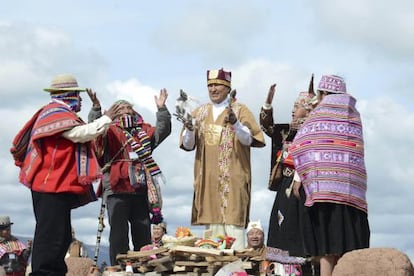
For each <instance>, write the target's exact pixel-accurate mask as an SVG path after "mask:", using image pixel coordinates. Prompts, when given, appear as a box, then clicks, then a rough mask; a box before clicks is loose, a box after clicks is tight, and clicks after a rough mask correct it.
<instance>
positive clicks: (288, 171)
mask: <svg viewBox="0 0 414 276" xmlns="http://www.w3.org/2000/svg"><path fill="white" fill-rule="evenodd" d="M294 172H295V170H294V169H292V168H289V167H284V168H283V171H282V173H283V175H284V176H286V177H291V176H292V175H293V173H294Z"/></svg>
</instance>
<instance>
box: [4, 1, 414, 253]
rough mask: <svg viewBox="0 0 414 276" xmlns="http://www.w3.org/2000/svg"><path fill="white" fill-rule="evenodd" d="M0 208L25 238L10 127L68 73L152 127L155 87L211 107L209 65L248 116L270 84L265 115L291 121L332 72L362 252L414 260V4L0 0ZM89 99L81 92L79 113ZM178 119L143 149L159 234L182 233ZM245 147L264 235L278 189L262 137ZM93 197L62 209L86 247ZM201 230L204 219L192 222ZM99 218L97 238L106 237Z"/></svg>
mask: <svg viewBox="0 0 414 276" xmlns="http://www.w3.org/2000/svg"><path fill="white" fill-rule="evenodd" d="M0 38H1V39H0V97H1V101H0V117H1V118H2V120H1V121H0V127H1V136H0V149H1V150H0V175H1V181H0V183H1V185H0V202H1V203H2V204H1V207H0V214H3V215H10V216H11V218H12V220H13V221H14V222H15V224H14V225H13V233H14V234H17V235H24V236H32V235H33V229H34V217H33V212H32V205H31V196H30V191H29V190H28V189H27V188H25V187H24V186H22V185H20V184H19V183H18V181H17V176H18V170H17V168H16V167H15V166H14V164H13V161H12V158H11V155H10V153H9V149H10V146H11V141H12V139H13V137H14V135H15V134H16V133H17V131H18V130H19V129H20V128H21V127H22V125H23V124H24V123H25V122H26V121H27V120H28V119H29V118H30V116H31V115H32V114H33V113H34V112H35V111H36V110H37V109H38V108H39V107H40V106H41V105H43V104H45V103H47V102H48V100H49V97H48V94H47V93H45V92H43V88H45V87H47V86H48V85H49V84H50V80H51V78H52V77H53V76H54V75H56V74H59V73H66V72H68V73H72V74H74V75H75V76H76V77H77V79H78V82H79V83H80V85H81V86H85V87H91V88H93V89H94V90H95V91H96V92H97V94H98V97H99V98H100V99H101V103H102V106H103V107H104V108H108V107H109V105H110V104H111V103H112V102H113V101H115V100H117V99H127V100H130V101H132V102H133V103H134V106H135V108H136V109H137V110H138V111H139V112H140V113H141V114H142V115H143V116H144V118H145V119H146V121H148V122H149V123H154V122H155V116H154V114H155V103H154V95H156V94H158V93H159V90H160V89H161V88H166V89H167V90H168V92H169V98H168V100H167V105H168V107H169V109H170V111H171V112H172V111H174V103H175V99H176V98H177V97H178V94H179V90H180V89H184V90H185V91H187V93H188V94H190V95H191V96H193V97H196V98H198V99H199V100H200V101H201V102H206V101H208V97H207V89H206V70H207V69H217V68H221V67H224V68H225V69H227V70H231V71H232V73H233V81H232V84H233V88H236V89H237V91H238V94H237V96H238V100H239V101H240V102H243V103H246V104H247V105H248V106H249V107H250V109H251V110H252V112H253V113H254V114H255V115H256V117H257V118H258V114H259V110H260V107H261V105H262V104H263V102H264V100H265V97H266V94H267V91H268V88H269V86H270V85H271V84H272V83H277V92H276V96H275V99H274V107H275V116H276V117H277V120H278V121H279V122H289V120H290V112H291V108H292V104H293V101H294V99H295V97H296V95H297V93H298V92H299V91H301V90H303V89H306V88H307V85H308V80H309V77H310V75H311V74H312V73H315V79H316V81H318V80H319V79H320V76H321V75H322V74H339V75H341V76H343V77H344V78H345V79H346V81H347V86H348V91H349V92H350V93H351V94H352V95H354V96H355V97H356V98H357V100H358V102H357V107H358V109H359V111H360V112H361V116H362V120H363V124H364V136H365V143H366V152H365V153H366V165H367V170H368V193H367V198H368V204H369V220H370V227H371V246H372V247H394V248H397V249H399V250H401V251H403V252H405V253H406V254H407V255H408V256H409V257H410V258H411V259H413V258H414V236H413V234H412V233H413V232H414V211H413V208H412V207H411V206H412V204H413V202H414V193H413V190H412V186H413V185H412V182H413V179H414V169H413V164H414V150H413V148H414V139H413V138H412V137H413V136H412V134H413V133H414V105H413V102H414V94H413V93H412V91H413V86H412V79H413V76H414V2H412V1H408V0H407V1H405V0H396V1H387V0H365V1H357V0H348V1H339V0H329V1H328V0H313V1H310V0H308V1H306V0H292V1H265V0H256V1H236V0H227V1H219V0H210V1H195V0H193V1H191V0H180V1H160V2H159V3H157V2H156V1H155V2H154V1H132V0H131V1H112V0H108V1H98V0H90V1H81V0H72V1H51V0H40V1H29V0H27V1H20V0H16V1H6V2H4V3H2V8H1V9H0ZM90 106H91V102H90V100H89V99H88V97H87V96H86V95H85V97H84V100H83V111H82V112H81V113H80V115H81V116H82V117H83V118H86V115H87V112H88V110H89V108H90ZM180 128H181V125H180V123H179V122H177V121H176V120H175V119H174V121H173V131H172V134H171V135H170V137H168V138H167V140H166V141H165V142H164V143H163V144H162V145H161V146H160V147H159V148H158V149H157V150H156V152H155V153H154V156H155V158H156V160H157V161H158V163H159V165H160V166H161V169H162V170H163V172H164V174H165V176H166V177H167V181H168V183H167V185H166V186H163V187H162V191H163V195H164V215H165V217H166V220H167V223H168V224H169V230H170V232H171V233H172V232H174V231H175V228H176V227H177V226H188V227H190V212H191V200H192V179H193V176H192V172H193V171H192V165H193V158H194V155H193V153H191V152H190V153H189V152H184V151H182V150H180V149H179V148H178V136H179V130H180ZM266 139H267V140H266V142H267V146H266V147H265V148H261V149H252V163H253V166H252V176H253V184H252V185H253V193H252V206H251V219H252V220H258V219H260V220H261V221H262V223H263V225H264V227H265V228H266V229H267V227H268V220H269V214H270V210H271V207H272V204H273V200H274V197H275V194H274V193H273V192H270V191H268V190H267V188H266V185H267V176H268V171H269V162H270V140H269V139H268V138H266ZM99 208H100V202H94V203H92V204H89V205H88V206H86V207H82V208H80V209H76V210H74V211H73V213H72V220H73V225H74V227H75V230H76V233H77V236H78V238H80V239H81V240H83V241H85V242H86V243H89V244H95V240H96V231H97V223H98V220H97V216H98V213H99ZM191 228H192V229H193V231H194V232H195V233H201V231H202V228H201V227H191ZM108 233H109V226H108V227H106V228H105V231H104V233H103V240H102V243H104V244H108Z"/></svg>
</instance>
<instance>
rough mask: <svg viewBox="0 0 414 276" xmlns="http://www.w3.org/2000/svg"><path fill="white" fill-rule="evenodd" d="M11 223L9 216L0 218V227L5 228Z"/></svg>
mask: <svg viewBox="0 0 414 276" xmlns="http://www.w3.org/2000/svg"><path fill="white" fill-rule="evenodd" d="M12 224H13V222H11V221H10V217H9V216H0V227H7V226H10V225H12Z"/></svg>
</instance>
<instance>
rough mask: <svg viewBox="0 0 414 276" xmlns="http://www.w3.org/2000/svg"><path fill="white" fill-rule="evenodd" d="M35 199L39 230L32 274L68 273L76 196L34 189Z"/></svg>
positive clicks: (35, 243)
mask: <svg viewBox="0 0 414 276" xmlns="http://www.w3.org/2000/svg"><path fill="white" fill-rule="evenodd" d="M32 200H33V210H34V215H35V218H36V229H35V235H34V239H33V250H32V273H31V274H30V275H32V276H37V275H42V276H45V275H48V276H64V275H65V274H66V272H67V267H66V263H65V255H66V252H67V250H68V248H69V245H70V243H71V240H72V233H71V216H70V214H71V213H70V211H71V208H72V206H73V203H74V201H75V200H76V195H73V194H52V193H38V192H34V191H32Z"/></svg>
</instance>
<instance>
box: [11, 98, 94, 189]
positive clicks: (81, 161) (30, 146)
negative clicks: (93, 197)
mask: <svg viewBox="0 0 414 276" xmlns="http://www.w3.org/2000/svg"><path fill="white" fill-rule="evenodd" d="M83 124H84V122H83V121H82V119H81V118H79V117H78V116H77V115H76V113H74V112H73V111H71V110H70V108H69V107H68V106H66V105H63V104H61V103H58V102H51V103H49V104H48V105H46V106H44V107H42V108H41V109H40V110H39V111H37V112H36V113H35V115H34V116H33V117H32V118H31V119H30V120H29V121H28V122H27V123H26V124H25V125H24V127H23V128H22V129H21V130H20V131H19V133H18V134H17V135H16V137H15V138H14V139H13V146H12V148H11V149H10V151H11V153H12V155H13V158H14V160H15V164H16V165H17V166H18V167H20V168H21V170H20V175H19V180H20V182H21V183H22V184H24V185H25V186H27V187H29V188H30V187H31V184H32V180H33V178H34V176H35V175H36V172H37V171H38V169H39V168H40V166H41V164H42V150H41V139H42V138H45V137H49V136H53V135H55V134H58V133H62V132H64V131H66V130H69V129H71V128H73V127H75V126H78V125H83ZM76 145H77V149H76V152H74V154H76V158H77V159H76V160H77V166H78V168H77V170H78V180H79V183H80V184H83V185H89V184H91V183H92V182H93V181H95V180H96V179H98V178H100V177H101V173H100V171H99V165H98V162H97V159H96V157H95V153H94V152H93V151H92V148H91V145H90V143H85V144H80V143H78V144H76Z"/></svg>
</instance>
